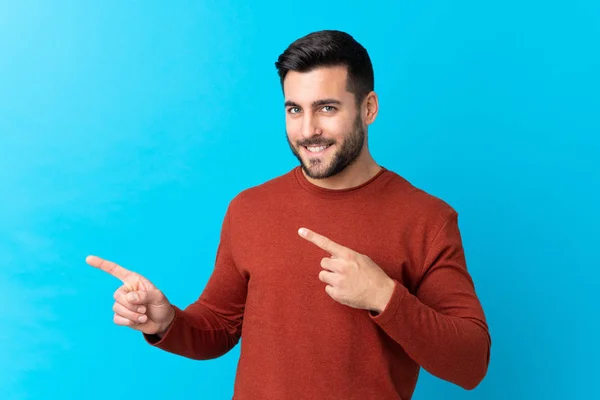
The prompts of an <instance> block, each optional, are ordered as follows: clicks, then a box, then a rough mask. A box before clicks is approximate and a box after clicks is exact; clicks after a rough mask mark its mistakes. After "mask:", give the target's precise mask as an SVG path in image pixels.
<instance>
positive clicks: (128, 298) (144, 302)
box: [85, 256, 175, 337]
mask: <svg viewBox="0 0 600 400" xmlns="http://www.w3.org/2000/svg"><path fill="white" fill-rule="evenodd" d="M85 261H86V262H87V263H88V264H89V265H91V266H92V267H96V268H99V269H101V270H102V271H105V272H108V273H109V274H111V275H112V276H114V277H116V278H118V279H120V280H121V281H122V282H123V285H122V286H121V287H120V288H118V289H117V290H116V291H115V294H114V298H115V304H114V306H113V311H114V312H115V315H114V322H115V323H116V324H117V325H122V326H128V327H130V328H133V329H136V330H138V331H141V332H143V333H146V334H149V335H155V334H156V335H158V336H160V337H162V336H163V335H164V333H165V332H166V331H167V329H168V328H169V326H170V325H171V322H173V319H174V318H175V310H174V309H173V307H172V306H171V303H169V300H167V298H166V297H165V295H164V294H163V293H162V292H161V291H160V290H158V289H157V288H156V287H155V286H154V285H153V284H152V283H151V282H150V281H149V280H148V279H146V278H144V277H143V276H141V275H139V274H136V273H135V272H132V271H129V270H127V269H125V268H123V267H121V266H120V265H118V264H116V263H114V262H112V261H107V260H104V259H102V258H100V257H96V256H88V257H87V258H86V260H85Z"/></svg>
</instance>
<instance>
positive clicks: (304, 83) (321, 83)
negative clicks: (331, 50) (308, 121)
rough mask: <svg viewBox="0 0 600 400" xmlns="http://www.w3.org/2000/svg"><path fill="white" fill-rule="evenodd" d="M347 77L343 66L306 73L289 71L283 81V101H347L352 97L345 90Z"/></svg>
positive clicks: (320, 68)
mask: <svg viewBox="0 0 600 400" xmlns="http://www.w3.org/2000/svg"><path fill="white" fill-rule="evenodd" d="M347 76H348V71H347V68H346V67H345V66H335V67H319V68H316V69H313V70H311V71H308V72H297V71H289V72H288V73H287V75H286V77H285V80H284V81H283V92H284V95H285V100H286V101H288V100H289V101H294V102H296V103H299V104H300V103H303V102H312V101H314V100H318V99H323V98H336V99H339V100H340V101H345V100H348V99H350V98H351V97H352V96H353V95H352V93H350V92H348V91H347V90H346V83H347Z"/></svg>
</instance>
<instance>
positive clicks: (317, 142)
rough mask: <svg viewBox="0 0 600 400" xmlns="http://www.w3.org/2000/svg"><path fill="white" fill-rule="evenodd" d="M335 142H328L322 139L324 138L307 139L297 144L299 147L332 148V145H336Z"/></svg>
mask: <svg viewBox="0 0 600 400" xmlns="http://www.w3.org/2000/svg"><path fill="white" fill-rule="evenodd" d="M334 143H335V141H334V140H326V139H322V138H312V139H306V140H300V141H298V142H296V144H297V145H298V146H305V147H306V146H330V145H332V144H334Z"/></svg>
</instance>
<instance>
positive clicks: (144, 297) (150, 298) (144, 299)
mask: <svg viewBox="0 0 600 400" xmlns="http://www.w3.org/2000/svg"><path fill="white" fill-rule="evenodd" d="M127 301H129V302H130V303H131V304H157V305H159V304H161V303H164V301H165V297H164V295H163V294H162V293H161V292H160V290H157V289H152V290H149V291H145V290H136V291H133V292H129V293H127Z"/></svg>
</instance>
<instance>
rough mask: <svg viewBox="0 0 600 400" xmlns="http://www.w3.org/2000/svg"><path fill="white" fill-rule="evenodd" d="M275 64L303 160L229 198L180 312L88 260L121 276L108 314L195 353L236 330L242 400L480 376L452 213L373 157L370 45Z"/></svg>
mask: <svg viewBox="0 0 600 400" xmlns="http://www.w3.org/2000/svg"><path fill="white" fill-rule="evenodd" d="M276 67H277V69H278V72H279V76H280V79H281V84H282V88H283V93H284V97H285V112H286V128H287V139H288V142H289V145H290V148H291V150H292V152H293V154H294V155H295V156H296V157H297V158H298V160H299V162H300V166H298V167H296V168H294V169H292V170H291V171H289V172H288V173H286V174H284V175H282V176H279V177H276V178H274V179H272V180H270V181H268V182H266V183H264V184H262V185H258V186H256V187H253V188H250V189H247V190H245V191H242V193H240V194H239V195H238V196H236V197H235V198H234V199H233V200H232V201H231V203H230V204H229V207H228V209H227V212H226V215H225V218H224V221H223V225H222V231H221V237H220V243H219V247H218V250H217V256H216V264H215V267H214V271H213V273H212V275H211V277H210V279H209V281H208V283H207V285H206V287H205V289H204V291H203V293H202V294H201V295H200V297H199V299H198V300H197V301H195V302H194V303H193V304H191V305H189V306H188V307H187V308H185V309H183V310H182V309H180V308H178V307H177V306H175V305H172V304H170V303H169V301H168V300H167V298H166V296H165V295H164V294H163V293H162V292H160V291H159V290H158V289H157V288H156V287H154V286H153V285H152V283H150V282H149V281H148V280H147V279H145V278H143V277H142V276H140V275H138V274H136V273H134V272H130V271H128V270H126V269H124V268H123V267H121V266H119V265H117V264H114V263H112V262H109V261H105V260H102V259H100V258H98V257H95V256H90V257H88V259H87V262H88V263H89V264H91V265H93V266H95V267H98V268H101V269H103V270H105V271H107V272H109V273H110V274H112V275H114V276H116V277H117V278H119V279H121V280H122V281H123V286H121V287H120V288H119V289H118V290H117V291H116V292H115V295H114V297H115V300H116V302H115V304H114V312H115V317H114V322H115V323H117V324H119V325H124V326H128V327H131V328H133V329H136V330H139V331H141V332H143V334H144V337H145V338H146V340H147V341H148V343H150V344H152V345H153V346H157V347H158V348H161V349H164V350H166V351H169V352H172V353H175V354H178V355H181V356H185V357H189V358H193V359H199V360H206V359H211V358H215V357H219V356H221V355H223V354H225V353H227V352H228V351H229V350H231V349H232V348H233V347H234V346H235V345H236V344H237V343H238V342H239V341H240V338H243V340H242V343H241V353H240V359H239V364H238V370H237V376H236V381H235V388H234V399H238V400H252V399H260V400H264V399H344V400H349V399H361V400H364V399H410V398H411V396H412V394H413V391H414V388H415V385H416V382H417V378H418V374H419V369H420V367H422V368H424V369H425V370H427V371H429V372H430V373H431V374H433V375H435V376H437V377H440V378H441V379H444V380H447V381H450V382H453V383H455V384H457V385H460V386H461V387H463V388H466V389H473V388H475V387H476V386H477V385H478V384H479V382H480V381H481V380H482V379H483V378H484V376H485V374H486V372H487V367H488V363H489V357H490V345H491V340H490V336H489V333H488V327H487V324H486V321H485V316H484V312H483V310H482V307H481V305H480V302H479V301H478V298H477V296H476V293H475V289H474V284H473V282H472V279H471V277H470V275H469V273H468V272H467V268H466V263H465V257H464V252H463V247H462V243H461V238H460V233H459V228H458V222H457V213H456V212H455V211H454V210H453V209H452V208H451V207H450V206H449V205H447V204H446V203H445V202H443V201H442V200H440V199H438V198H435V197H433V196H432V195H429V194H427V193H425V192H424V191H422V190H420V189H417V188H415V187H414V186H412V185H411V184H410V183H409V182H408V181H406V180H405V179H403V178H402V177H400V176H399V175H397V174H396V173H394V172H392V171H390V170H387V169H386V168H384V167H382V166H379V165H378V164H377V163H376V162H375V161H374V159H373V157H372V156H371V154H370V152H369V148H368V140H367V138H368V135H367V133H368V132H367V128H368V126H369V125H370V124H371V123H373V121H374V120H375V118H376V116H377V112H378V98H377V95H376V94H375V92H374V91H373V90H374V83H373V82H374V79H373V69H372V65H371V61H370V59H369V56H368V54H367V51H366V50H365V49H364V48H363V47H362V46H361V45H360V44H359V43H357V42H356V41H355V40H354V39H353V38H352V37H351V36H349V35H348V34H346V33H343V32H339V31H320V32H315V33H312V34H310V35H307V36H306V37H303V38H300V39H298V40H297V41H296V42H294V43H292V44H291V45H290V47H289V48H288V49H287V50H286V51H285V52H284V53H283V54H282V55H281V56H280V57H279V59H278V61H277V63H276Z"/></svg>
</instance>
